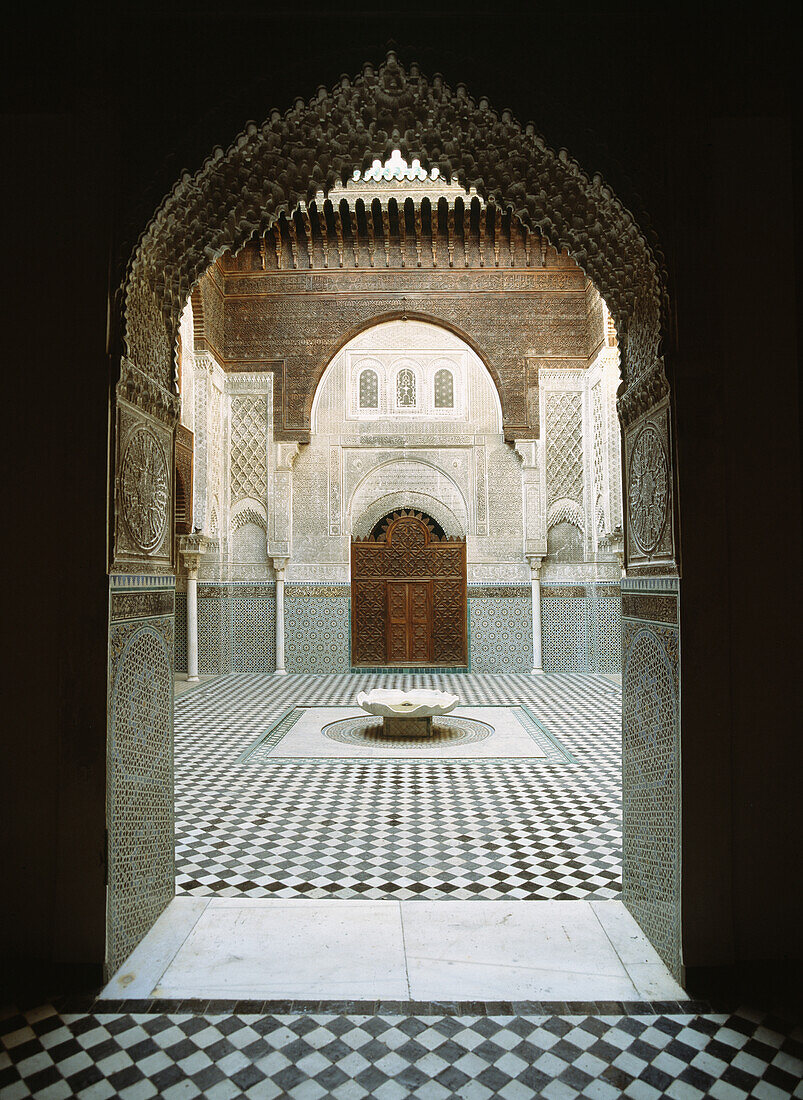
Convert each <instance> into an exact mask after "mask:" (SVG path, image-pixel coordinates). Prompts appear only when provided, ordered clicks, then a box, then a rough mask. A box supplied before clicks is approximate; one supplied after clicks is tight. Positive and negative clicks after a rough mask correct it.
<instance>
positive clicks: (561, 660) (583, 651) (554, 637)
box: [541, 590, 589, 672]
mask: <svg viewBox="0 0 803 1100" xmlns="http://www.w3.org/2000/svg"><path fill="white" fill-rule="evenodd" d="M542 591H544V590H542ZM588 625H589V624H588V598H587V597H586V596H576V597H565V596H546V595H545V596H543V597H542V599H541V637H542V651H543V661H544V671H545V672H588V671H589V659H588V657H589V652H588V651H589V638H588Z"/></svg>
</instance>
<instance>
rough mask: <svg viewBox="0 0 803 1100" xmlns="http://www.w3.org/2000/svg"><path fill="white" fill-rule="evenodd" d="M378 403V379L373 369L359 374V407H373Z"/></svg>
mask: <svg viewBox="0 0 803 1100" xmlns="http://www.w3.org/2000/svg"><path fill="white" fill-rule="evenodd" d="M378 405H379V379H378V377H377V374H376V371H375V370H364V371H363V372H362V373H361V374H360V408H361V409H375V408H377V407H378Z"/></svg>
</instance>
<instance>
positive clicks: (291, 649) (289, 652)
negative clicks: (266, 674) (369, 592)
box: [285, 591, 351, 674]
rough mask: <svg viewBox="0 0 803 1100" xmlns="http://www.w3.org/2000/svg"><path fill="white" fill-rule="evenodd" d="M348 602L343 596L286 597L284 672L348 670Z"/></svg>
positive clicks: (349, 602) (349, 606)
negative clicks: (285, 670)
mask: <svg viewBox="0 0 803 1100" xmlns="http://www.w3.org/2000/svg"><path fill="white" fill-rule="evenodd" d="M350 612H351V601H350V599H348V591H346V595H345V597H344V596H290V597H288V598H287V599H286V600H285V663H286V666H287V671H288V672H302V673H303V672H306V673H313V674H315V673H318V674H319V673H337V672H347V671H348V669H349V651H350V638H349V616H350Z"/></svg>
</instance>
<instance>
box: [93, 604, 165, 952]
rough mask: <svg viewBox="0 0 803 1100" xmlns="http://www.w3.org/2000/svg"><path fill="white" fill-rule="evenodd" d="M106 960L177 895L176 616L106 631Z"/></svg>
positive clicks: (126, 948) (128, 947)
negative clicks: (107, 875)
mask: <svg viewBox="0 0 803 1100" xmlns="http://www.w3.org/2000/svg"><path fill="white" fill-rule="evenodd" d="M109 650H110V669H109V672H110V692H109V784H108V790H109V795H108V798H109V805H108V821H109V855H108V861H109V862H108V874H109V889H108V959H107V964H108V968H109V970H110V971H114V970H116V969H117V967H118V966H119V965H120V964H121V963H122V962H123V960H124V959H125V958H126V956H127V955H129V954H130V953H131V951H133V949H134V948H135V947H136V945H137V944H138V943H139V941H140V940H141V939H142V937H143V936H144V935H145V933H146V932H147V931H148V929H149V928H150V927H151V925H152V924H153V922H154V921H155V920H156V918H157V917H158V916H159V914H160V913H161V911H162V910H163V909H164V907H165V906H166V905H167V903H168V902H169V901H170V899H171V898H172V896H173V889H174V887H173V882H174V861H173V743H172V738H173V619H172V617H171V618H164V619H151V620H148V622H147V623H146V624H144V625H143V624H142V623H141V622H134V623H132V622H128V623H120V624H113V625H112V627H111V631H110V636H109Z"/></svg>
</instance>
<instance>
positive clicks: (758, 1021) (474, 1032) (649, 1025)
mask: <svg viewBox="0 0 803 1100" xmlns="http://www.w3.org/2000/svg"><path fill="white" fill-rule="evenodd" d="M0 1044H1V1045H0V1095H2V1097H3V1100H18V1098H21V1097H27V1096H34V1097H43V1098H45V1097H47V1098H51V1100H60V1098H66V1097H82V1098H86V1100H89V1098H105V1097H117V1096H119V1097H124V1098H125V1100H145V1098H148V1097H165V1098H167V1100H173V1098H176V1100H178V1098H179V1097H181V1098H192V1097H201V1096H203V1097H209V1098H210V1100H229V1098H232V1097H242V1096H245V1097H251V1098H253V1100H257V1098H264V1097H295V1098H298V1100H317V1098H318V1097H335V1098H338V1100H359V1098H361V1097H372V1098H373V1097H376V1098H379V1100H396V1098H402V1097H420V1098H421V1100H425V1098H426V1100H440V1098H444V1100H446V1098H448V1097H465V1098H466V1100H491V1098H492V1097H502V1098H503V1100H525V1098H528V1097H546V1098H547V1100H576V1098H579V1097H589V1098H592V1097H593V1098H596V1100H609V1098H610V1100H614V1098H615V1097H620V1096H626V1097H632V1098H633V1100H653V1098H654V1097H655V1098H657V1097H661V1096H669V1097H673V1098H675V1100H702V1098H703V1097H717V1098H721V1100H746V1098H747V1097H758V1098H760V1100H774V1098H781V1097H789V1096H803V1085H802V1084H801V1079H802V1078H803V1030H801V1029H797V1030H794V1029H792V1028H790V1027H788V1026H786V1025H784V1024H783V1023H782V1022H781V1021H779V1020H776V1019H773V1018H771V1017H766V1016H763V1015H761V1014H758V1013H753V1012H748V1011H740V1012H737V1013H734V1014H728V1013H703V1014H693V1013H688V1014H677V1013H676V1014H669V1015H657V1014H654V1013H643V1014H642V1013H640V1012H637V1013H635V1014H633V1015H620V1014H615V1015H584V1014H582V1015H570V1016H569V1015H566V1016H533V1015H521V1016H515V1015H504V1016H490V1015H481V1016H478V1015H418V1016H414V1015H408V1016H403V1015H385V1014H379V1015H342V1014H336V1013H327V1012H317V1011H316V1012H311V1013H303V1014H301V1013H295V1014H282V1015H278V1014H277V1015H273V1014H259V1013H253V1014H232V1013H220V1014H211V1013H210V1014H203V1015H196V1014H193V1013H190V1012H181V1011H179V1012H175V1013H169V1014H160V1013H154V1014H148V1013H147V1012H133V1013H127V1012H94V1013H92V1012H68V1011H59V1010H58V1009H57V1008H55V1007H54V1006H53V1005H43V1006H40V1007H38V1008H36V1009H34V1010H31V1011H29V1012H24V1013H21V1012H16V1011H9V1012H7V1013H6V1014H5V1018H4V1019H3V1020H2V1021H0Z"/></svg>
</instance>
